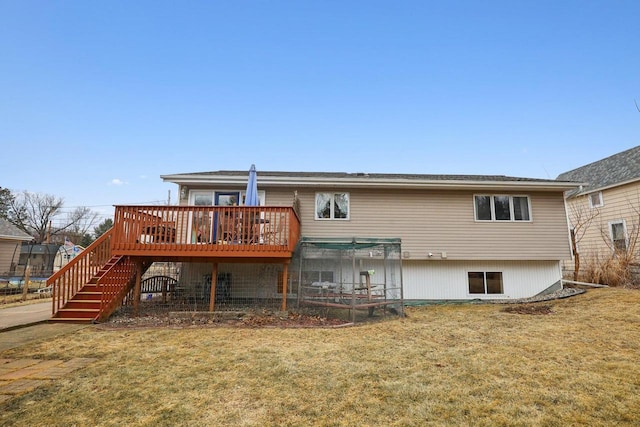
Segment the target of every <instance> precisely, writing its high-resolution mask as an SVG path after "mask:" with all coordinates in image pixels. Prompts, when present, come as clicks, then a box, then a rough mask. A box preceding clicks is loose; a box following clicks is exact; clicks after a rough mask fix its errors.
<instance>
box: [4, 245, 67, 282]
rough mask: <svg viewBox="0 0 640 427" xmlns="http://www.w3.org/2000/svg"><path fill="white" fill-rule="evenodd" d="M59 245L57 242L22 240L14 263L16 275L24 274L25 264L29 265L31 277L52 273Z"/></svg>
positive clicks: (40, 276) (41, 277) (45, 275)
mask: <svg viewBox="0 0 640 427" xmlns="http://www.w3.org/2000/svg"><path fill="white" fill-rule="evenodd" d="M59 248H60V245H59V244H57V243H41V244H36V243H31V242H29V243H27V242H23V243H22V246H21V247H20V256H19V258H18V264H17V265H16V269H15V273H16V275H17V276H21V277H22V276H24V275H25V272H26V268H27V266H29V271H30V275H31V277H32V278H39V279H43V278H47V277H49V276H51V274H52V273H53V265H54V260H55V258H56V254H57V253H58V250H59Z"/></svg>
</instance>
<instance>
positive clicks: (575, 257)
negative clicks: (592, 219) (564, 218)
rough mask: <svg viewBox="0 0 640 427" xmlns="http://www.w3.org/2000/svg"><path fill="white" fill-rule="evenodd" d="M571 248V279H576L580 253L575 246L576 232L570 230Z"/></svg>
mask: <svg viewBox="0 0 640 427" xmlns="http://www.w3.org/2000/svg"><path fill="white" fill-rule="evenodd" d="M571 248H572V249H573V280H574V281H576V282H577V281H578V277H579V276H580V254H579V253H578V248H577V246H576V233H575V231H574V230H571Z"/></svg>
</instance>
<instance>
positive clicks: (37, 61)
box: [0, 0, 640, 215]
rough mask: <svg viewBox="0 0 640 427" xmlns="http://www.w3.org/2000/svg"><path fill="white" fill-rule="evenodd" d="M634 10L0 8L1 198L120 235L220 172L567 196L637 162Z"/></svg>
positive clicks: (572, 4)
mask: <svg viewBox="0 0 640 427" xmlns="http://www.w3.org/2000/svg"><path fill="white" fill-rule="evenodd" d="M639 16H640V2H638V1H587V0H584V1H486V2H485V1H482V2H481V1H441V2H430V1H276V0H274V1H226V2H215V1H201V2H200V1H181V2H175V1H171V2H168V1H158V0H155V1H106V2H96V1H45V0H42V1H29V0H15V1H13V0H12V1H7V0H0V52H1V54H0V58H1V63H2V66H0V144H1V146H2V159H3V161H2V165H3V167H2V168H1V169H0V186H2V187H8V188H10V189H12V190H13V191H21V190H28V191H32V192H41V193H48V194H53V195H56V196H59V197H63V198H64V200H65V202H66V205H67V206H68V207H69V208H71V207H73V206H90V207H92V208H93V209H95V210H96V211H99V212H101V213H103V214H104V215H109V213H110V212H111V206H112V205H114V204H133V203H148V202H149V203H160V202H161V201H163V200H166V199H167V192H168V190H171V191H172V198H173V200H175V197H176V188H175V186H173V185H171V184H167V183H163V182H162V181H161V180H160V178H159V176H160V175H163V174H172V173H182V172H198V171H210V170H219V169H234V170H238V169H239V170H244V169H247V170H248V169H249V167H250V165H251V164H252V163H255V164H256V167H257V169H258V176H259V172H260V170H282V171H340V172H393V173H436V174H437V173H452V174H455V173H460V174H504V175H512V176H524V177H533V178H555V177H556V176H557V175H558V174H560V173H561V172H564V171H567V170H570V169H573V168H575V167H578V166H581V165H583V164H586V163H590V162H592V161H595V160H598V159H600V158H603V157H606V156H608V155H611V154H614V153H616V152H619V151H622V150H625V149H627V148H631V147H634V146H636V145H638V144H640V112H638V111H637V110H636V106H635V105H634V100H637V101H638V103H639V104H640V47H639V46H640V44H639V43H638V39H640V37H639V36H640V23H639V22H638V19H637V18H638V17H639Z"/></svg>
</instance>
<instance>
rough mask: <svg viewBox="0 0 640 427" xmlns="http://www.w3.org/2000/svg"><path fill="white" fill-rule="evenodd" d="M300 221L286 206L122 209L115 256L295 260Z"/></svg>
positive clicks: (117, 214)
mask: <svg viewBox="0 0 640 427" xmlns="http://www.w3.org/2000/svg"><path fill="white" fill-rule="evenodd" d="M299 239H300V220H299V218H298V216H297V214H296V213H295V211H294V210H293V208H292V207H282V206H255V207H254V206H229V207H221V206H116V210H115V219H114V225H113V237H112V240H111V249H112V253H113V255H128V256H142V257H155V258H163V259H166V260H171V259H175V260H179V259H181V258H182V259H184V258H239V259H240V258H243V259H249V258H257V259H264V258H273V259H285V258H291V256H292V254H293V251H294V249H295V247H296V244H297V243H298V240H299Z"/></svg>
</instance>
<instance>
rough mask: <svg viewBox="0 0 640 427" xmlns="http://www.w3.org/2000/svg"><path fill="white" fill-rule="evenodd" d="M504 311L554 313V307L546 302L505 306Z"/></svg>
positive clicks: (514, 312)
mask: <svg viewBox="0 0 640 427" xmlns="http://www.w3.org/2000/svg"><path fill="white" fill-rule="evenodd" d="M502 311H504V312H505V313H513V314H538V315H539V314H553V308H552V307H551V305H546V304H519V305H510V306H508V307H505V308H503V309H502Z"/></svg>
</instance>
